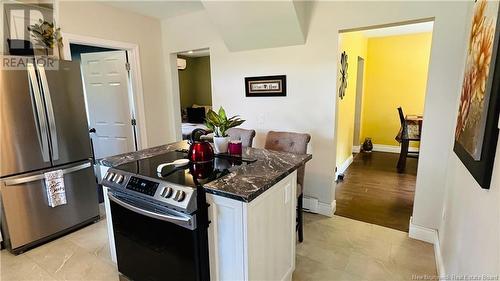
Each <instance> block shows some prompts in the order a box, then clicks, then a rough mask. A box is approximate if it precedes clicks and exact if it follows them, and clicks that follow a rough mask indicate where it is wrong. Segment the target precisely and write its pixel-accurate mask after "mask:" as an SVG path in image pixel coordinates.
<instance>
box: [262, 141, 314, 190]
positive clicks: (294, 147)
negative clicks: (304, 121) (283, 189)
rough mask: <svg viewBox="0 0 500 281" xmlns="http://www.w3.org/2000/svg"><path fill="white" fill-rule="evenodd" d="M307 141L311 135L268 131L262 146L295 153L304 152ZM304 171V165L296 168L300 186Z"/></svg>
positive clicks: (302, 182) (302, 183) (302, 184)
mask: <svg viewBox="0 0 500 281" xmlns="http://www.w3.org/2000/svg"><path fill="white" fill-rule="evenodd" d="M309 141H311V136H310V135H309V134H300V133H291V132H274V131H270V132H269V133H267V136H266V144H265V146H264V148H265V149H270V150H275V151H283V152H290V153H295V154H306V153H307V144H308V143H309ZM304 173H305V166H302V167H300V168H299V169H298V170H297V183H299V184H300V185H301V186H302V188H304Z"/></svg>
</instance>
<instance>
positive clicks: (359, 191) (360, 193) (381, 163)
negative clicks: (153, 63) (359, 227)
mask: <svg viewBox="0 0 500 281" xmlns="http://www.w3.org/2000/svg"><path fill="white" fill-rule="evenodd" d="M398 157H399V154H396V153H384V152H372V153H358V154H357V155H355V156H354V162H353V163H352V164H351V165H350V166H349V168H348V169H347V171H346V172H345V177H344V181H342V182H339V183H338V184H337V189H336V191H335V196H336V200H337V210H336V212H335V215H338V216H343V217H347V218H351V219H355V220H359V221H364V222H368V223H373V224H377V225H381V226H385V227H390V228H393V229H397V230H401V231H406V232H408V225H409V220H410V216H411V214H412V211H413V198H414V195H415V184H416V179H417V159H412V158H409V159H408V160H407V163H406V171H405V172H404V173H401V174H398V173H397V170H396V164H397V162H398Z"/></svg>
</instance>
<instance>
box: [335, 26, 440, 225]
mask: <svg viewBox="0 0 500 281" xmlns="http://www.w3.org/2000/svg"><path fill="white" fill-rule="evenodd" d="M432 29H433V22H432V21H425V22H413V23H405V24H394V25H391V26H384V27H376V28H360V29H357V30H349V31H341V32H340V34H339V57H340V53H342V52H345V53H346V54H347V57H348V59H347V61H348V70H347V73H348V75H347V88H346V94H345V96H344V98H343V99H340V98H339V99H338V103H337V110H338V118H337V120H336V122H337V124H336V130H337V131H336V139H337V148H336V149H337V159H336V162H337V170H338V174H339V176H338V180H337V187H336V191H335V197H336V203H337V205H336V207H337V208H336V212H335V214H336V215H340V216H344V217H348V218H351V219H355V220H360V221H364V222H368V223H373V224H377V225H381V226H385V227H390V228H393V229H397V230H401V231H406V232H408V228H409V220H410V217H411V215H412V211H413V199H414V193H415V186H416V177H417V167H418V153H416V154H411V155H410V156H414V157H415V158H406V157H407V156H408V155H409V154H408V153H403V152H404V151H405V150H404V149H402V146H401V144H400V143H401V138H403V139H404V140H407V138H408V134H409V130H408V128H410V126H412V127H411V128H412V130H411V135H412V137H411V138H412V140H414V142H413V145H412V149H411V150H412V151H416V152H418V149H419V140H420V132H421V128H422V125H423V122H422V120H423V116H422V115H423V110H424V104H425V94H426V83H427V71H428V65H429V60H430V50H431V43H432V42H431V41H432ZM398 108H402V110H403V111H404V114H403V117H402V118H400V114H399V113H398ZM414 117H415V118H414ZM412 120H414V121H415V122H413V121H412ZM403 128H405V129H404V130H403ZM367 140H370V141H369V142H368V141H367ZM365 143H366V145H364V144H365ZM403 154H404V155H405V169H399V168H400V167H401V166H400V165H399V164H400V161H399V159H401V156H402V155H403Z"/></svg>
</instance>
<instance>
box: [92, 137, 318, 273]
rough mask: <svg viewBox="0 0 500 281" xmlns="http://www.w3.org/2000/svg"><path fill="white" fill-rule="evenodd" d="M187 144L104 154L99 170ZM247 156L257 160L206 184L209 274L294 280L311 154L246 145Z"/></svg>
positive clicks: (113, 255) (103, 172)
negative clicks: (302, 172) (301, 187)
mask: <svg viewBox="0 0 500 281" xmlns="http://www.w3.org/2000/svg"><path fill="white" fill-rule="evenodd" d="M187 148H188V144H187V142H177V143H173V144H169V145H163V146H159V147H154V148H149V149H145V150H142V151H138V152H133V153H128V154H123V155H118V156H113V157H109V158H105V159H102V160H101V161H100V165H99V168H100V172H101V173H100V174H101V175H104V174H106V171H107V169H109V168H110V167H116V166H119V165H122V164H126V163H129V162H133V161H137V160H140V159H146V158H150V157H154V156H157V155H160V154H163V153H167V152H171V151H179V150H183V149H187ZM242 158H244V159H251V160H252V161H250V162H249V163H248V164H246V165H241V166H238V167H237V168H236V169H231V170H230V172H229V173H228V174H227V175H225V176H223V177H220V178H218V179H215V180H213V181H209V182H207V183H205V184H203V188H204V189H205V191H206V193H207V194H206V200H207V202H208V204H209V208H208V218H209V221H210V225H209V228H208V240H209V241H208V242H209V259H210V277H211V279H212V280H291V277H292V273H293V270H294V268H295V244H296V231H295V228H296V219H295V218H296V200H297V199H296V196H295V193H296V188H297V172H296V170H297V169H298V168H299V167H301V166H302V165H304V164H305V163H306V162H307V161H309V160H310V159H311V158H312V157H311V155H296V154H290V153H282V152H276V151H270V150H265V149H257V148H246V149H244V151H243V155H242ZM215 161H217V158H216V160H215ZM105 189H106V188H105ZM106 192H107V190H105V194H106ZM105 206H106V214H107V218H108V234H109V236H110V247H111V256H112V258H113V260H115V261H116V254H115V249H114V237H113V231H112V227H113V224H112V222H111V215H110V208H109V200H108V198H106V197H105Z"/></svg>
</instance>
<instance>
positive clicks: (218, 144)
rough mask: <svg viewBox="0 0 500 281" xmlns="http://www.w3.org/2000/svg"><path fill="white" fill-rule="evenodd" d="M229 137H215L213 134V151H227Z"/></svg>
mask: <svg viewBox="0 0 500 281" xmlns="http://www.w3.org/2000/svg"><path fill="white" fill-rule="evenodd" d="M229 140H230V137H215V136H214V150H215V153H227V147H228V145H229Z"/></svg>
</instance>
